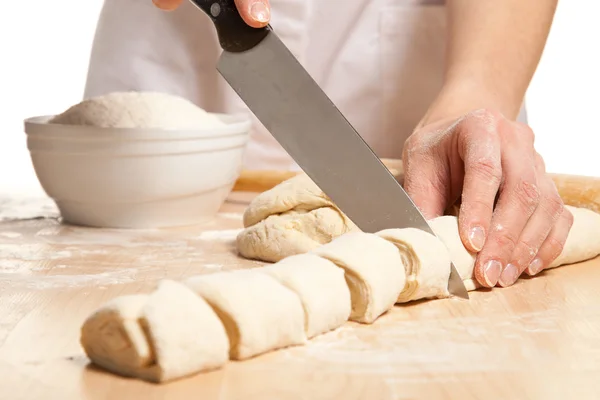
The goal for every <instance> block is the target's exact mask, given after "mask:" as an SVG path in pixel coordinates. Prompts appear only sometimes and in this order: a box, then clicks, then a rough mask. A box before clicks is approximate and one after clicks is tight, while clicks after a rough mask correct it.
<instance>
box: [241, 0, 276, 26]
mask: <svg viewBox="0 0 600 400" xmlns="http://www.w3.org/2000/svg"><path fill="white" fill-rule="evenodd" d="M235 5H236V7H237V9H238V11H239V13H240V15H241V17H242V19H243V20H244V21H245V22H246V23H247V24H248V25H250V26H251V27H253V28H262V27H264V26H267V24H268V23H269V21H270V20H271V6H270V4H269V0H235Z"/></svg>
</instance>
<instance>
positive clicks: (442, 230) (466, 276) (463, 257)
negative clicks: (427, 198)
mask: <svg viewBox="0 0 600 400" xmlns="http://www.w3.org/2000/svg"><path fill="white" fill-rule="evenodd" d="M429 226H431V229H432V230H433V231H434V232H435V234H436V235H437V236H438V238H439V239H440V240H441V241H442V242H443V243H444V245H446V248H447V249H448V252H449V253H450V259H451V260H452V262H453V263H454V266H455V267H456V270H457V271H458V274H459V275H460V277H461V278H462V280H463V282H464V284H465V287H466V289H467V290H469V291H470V290H475V289H477V288H479V287H481V285H480V284H479V283H478V282H477V280H476V279H474V278H473V268H474V267H475V259H476V257H477V255H476V254H474V253H471V252H469V250H467V248H466V247H465V246H464V244H463V242H462V239H461V238H460V234H459V233H458V219H457V218H456V217H453V216H443V217H438V218H434V219H432V220H431V221H429Z"/></svg>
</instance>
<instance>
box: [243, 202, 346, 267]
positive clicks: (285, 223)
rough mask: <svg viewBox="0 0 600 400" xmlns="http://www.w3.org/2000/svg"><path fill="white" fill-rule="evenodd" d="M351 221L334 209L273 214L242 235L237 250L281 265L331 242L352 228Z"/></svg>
mask: <svg viewBox="0 0 600 400" xmlns="http://www.w3.org/2000/svg"><path fill="white" fill-rule="evenodd" d="M348 222H349V221H348V219H347V218H346V217H345V216H344V214H342V213H341V212H340V211H339V210H338V209H337V208H333V207H325V208H317V209H315V210H311V211H288V212H286V213H284V214H278V215H271V216H269V217H267V218H266V219H264V220H262V221H260V222H258V223H257V224H256V225H252V226H250V227H248V228H246V229H244V230H243V231H242V232H240V233H239V235H238V236H237V243H236V244H237V249H238V252H239V254H240V255H241V256H242V257H245V258H249V259H258V260H263V261H268V262H277V261H280V260H282V259H284V258H285V257H289V256H293V255H296V254H303V253H306V252H309V251H311V250H313V249H316V248H317V247H319V246H320V245H322V244H325V243H329V242H330V241H331V240H332V239H333V238H334V237H337V236H340V235H342V234H344V233H346V232H348V231H350V230H351V229H352V227H353V226H352V225H349V224H348Z"/></svg>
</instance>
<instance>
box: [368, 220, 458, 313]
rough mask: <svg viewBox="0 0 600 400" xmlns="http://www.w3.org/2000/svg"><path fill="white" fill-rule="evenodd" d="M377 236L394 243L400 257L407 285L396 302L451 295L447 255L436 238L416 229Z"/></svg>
mask: <svg viewBox="0 0 600 400" xmlns="http://www.w3.org/2000/svg"><path fill="white" fill-rule="evenodd" d="M376 235H377V236H379V237H381V238H383V239H385V240H388V241H389V242H391V243H393V244H394V245H395V246H396V247H397V248H398V250H400V254H401V256H402V262H403V265H404V267H405V269H406V286H404V290H403V291H402V292H401V293H399V295H398V298H397V302H398V303H404V302H407V301H411V300H418V299H426V298H443V297H448V296H450V293H449V292H448V279H449V278H450V255H449V254H448V250H447V249H446V246H444V244H443V243H442V242H441V241H440V240H439V239H438V238H437V237H436V236H434V235H432V234H430V233H427V232H425V231H423V230H421V229H415V228H404V229H385V230H383V231H379V232H377V233H376Z"/></svg>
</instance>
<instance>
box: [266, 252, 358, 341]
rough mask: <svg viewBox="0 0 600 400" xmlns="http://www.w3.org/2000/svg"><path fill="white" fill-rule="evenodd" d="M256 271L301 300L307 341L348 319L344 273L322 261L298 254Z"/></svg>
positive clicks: (347, 298)
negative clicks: (273, 280)
mask: <svg viewBox="0 0 600 400" xmlns="http://www.w3.org/2000/svg"><path fill="white" fill-rule="evenodd" d="M255 271H260V272H264V273H267V274H269V275H270V276H272V277H273V278H275V279H277V280H278V281H279V282H280V283H281V284H283V285H284V286H286V287H288V288H290V289H291V290H293V291H294V292H295V293H296V294H297V295H298V296H299V297H300V300H301V301H302V305H303V307H304V317H305V331H306V336H307V337H308V338H312V337H314V336H317V335H320V334H322V333H325V332H328V331H330V330H333V329H335V328H338V327H340V326H341V325H343V324H344V323H345V322H346V321H347V320H348V318H349V317H350V310H351V301H350V290H349V289H348V286H347V285H346V280H345V278H344V270H343V269H341V268H339V267H338V266H337V265H335V264H334V263H332V262H331V261H329V260H326V259H325V258H321V257H319V256H317V255H314V254H301V255H296V256H291V257H288V258H285V259H283V260H281V261H280V262H278V263H276V264H273V265H269V266H266V267H262V268H256V269H255Z"/></svg>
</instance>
